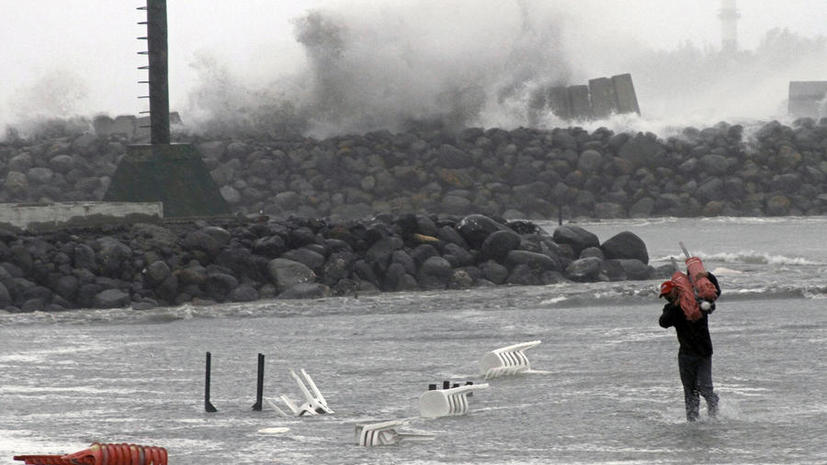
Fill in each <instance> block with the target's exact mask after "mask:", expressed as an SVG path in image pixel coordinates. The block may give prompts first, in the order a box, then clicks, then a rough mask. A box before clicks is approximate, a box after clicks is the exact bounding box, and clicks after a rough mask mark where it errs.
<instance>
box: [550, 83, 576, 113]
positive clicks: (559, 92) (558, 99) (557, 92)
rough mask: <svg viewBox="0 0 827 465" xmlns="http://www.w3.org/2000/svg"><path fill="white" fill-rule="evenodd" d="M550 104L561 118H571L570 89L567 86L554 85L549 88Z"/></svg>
mask: <svg viewBox="0 0 827 465" xmlns="http://www.w3.org/2000/svg"><path fill="white" fill-rule="evenodd" d="M547 101H548V106H549V108H550V109H551V112H552V113H554V114H555V115H556V116H557V117H558V118H560V119H571V117H572V112H571V100H569V90H568V88H566V87H562V86H558V87H552V88H550V89H549V90H548V98H547Z"/></svg>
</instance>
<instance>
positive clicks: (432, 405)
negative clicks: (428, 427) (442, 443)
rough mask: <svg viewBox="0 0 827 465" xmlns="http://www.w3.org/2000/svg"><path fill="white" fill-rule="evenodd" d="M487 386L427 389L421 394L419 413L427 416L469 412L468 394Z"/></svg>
mask: <svg viewBox="0 0 827 465" xmlns="http://www.w3.org/2000/svg"><path fill="white" fill-rule="evenodd" d="M486 388H488V385H487V384H469V385H465V386H459V387H455V388H451V389H437V390H433V391H425V392H424V393H422V395H421V396H419V415H420V416H422V417H425V418H439V417H447V416H455V415H465V414H466V413H468V394H470V393H471V392H473V391H477V390H480V389H486Z"/></svg>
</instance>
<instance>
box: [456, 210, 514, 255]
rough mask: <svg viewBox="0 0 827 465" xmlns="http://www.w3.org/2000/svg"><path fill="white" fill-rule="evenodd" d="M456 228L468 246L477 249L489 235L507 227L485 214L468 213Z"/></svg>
mask: <svg viewBox="0 0 827 465" xmlns="http://www.w3.org/2000/svg"><path fill="white" fill-rule="evenodd" d="M456 229H457V231H458V232H459V234H460V235H461V236H462V238H463V239H465V241H466V242H467V243H468V245H469V246H470V247H473V248H475V249H479V248H480V247H481V246H482V243H483V242H484V241H485V239H487V238H488V236H489V235H491V234H492V233H493V232H495V231H501V230H506V229H507V228H506V227H505V226H504V225H502V224H500V223H498V222H497V221H494V220H493V219H491V218H489V217H487V216H485V215H468V216H466V217H464V218H463V219H462V221H460V223H459V225H458V226H457V228H456Z"/></svg>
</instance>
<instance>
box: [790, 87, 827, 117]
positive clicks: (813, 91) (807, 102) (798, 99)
mask: <svg viewBox="0 0 827 465" xmlns="http://www.w3.org/2000/svg"><path fill="white" fill-rule="evenodd" d="M825 100H827V81H790V99H789V103H788V107H787V110H788V111H789V113H790V114H791V115H793V116H795V117H798V118H805V117H806V118H820V117H822V116H824V114H823V112H824V106H825Z"/></svg>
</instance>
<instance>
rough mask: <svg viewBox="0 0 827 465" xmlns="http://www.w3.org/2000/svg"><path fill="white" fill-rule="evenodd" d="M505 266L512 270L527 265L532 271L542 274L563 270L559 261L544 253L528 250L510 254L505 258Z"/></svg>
mask: <svg viewBox="0 0 827 465" xmlns="http://www.w3.org/2000/svg"><path fill="white" fill-rule="evenodd" d="M505 265H506V266H507V267H508V268H512V269H513V268H514V267H516V266H517V265H526V266H528V267H529V268H531V269H532V270H537V271H541V272H542V271H560V269H561V264H560V262H559V261H558V260H556V259H554V258H552V257H549V256H548V255H545V254H542V253H537V252H529V251H527V250H512V251H511V252H508V254H507V255H506V258H505Z"/></svg>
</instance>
